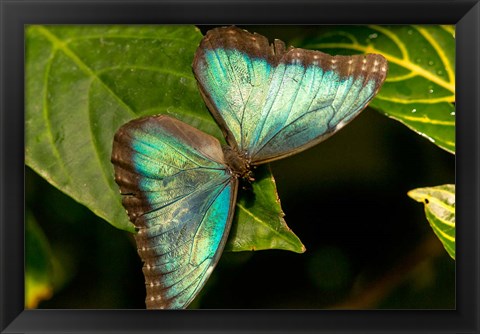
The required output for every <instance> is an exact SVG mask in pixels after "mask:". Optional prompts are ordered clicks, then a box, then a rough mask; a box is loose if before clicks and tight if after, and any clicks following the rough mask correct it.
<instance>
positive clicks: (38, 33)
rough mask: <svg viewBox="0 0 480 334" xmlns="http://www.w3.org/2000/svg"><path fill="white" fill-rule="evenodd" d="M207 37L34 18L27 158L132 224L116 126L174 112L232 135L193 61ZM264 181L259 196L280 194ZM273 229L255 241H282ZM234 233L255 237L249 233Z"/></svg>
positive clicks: (178, 29) (107, 213)
mask: <svg viewBox="0 0 480 334" xmlns="http://www.w3.org/2000/svg"><path fill="white" fill-rule="evenodd" d="M201 38H202V35H201V33H200V32H199V30H198V29H196V28H195V27H194V26H158V25H156V26H39V25H33V26H29V27H27V29H26V149H25V151H26V152H25V154H26V163H27V165H28V166H30V167H31V168H32V169H33V170H35V171H36V172H37V173H38V174H39V175H41V176H42V177H43V178H45V179H46V180H47V181H48V182H50V183H51V184H52V185H53V186H55V187H56V188H58V189H60V190H61V191H63V192H64V193H66V194H67V195H69V196H71V197H72V198H73V199H75V200H76V201H78V202H80V203H82V204H84V205H85V206H87V207H88V208H89V209H90V210H92V211H93V212H94V213H95V214H97V215H98V216H100V217H101V218H103V219H105V220H106V221H108V222H109V223H110V224H112V225H113V226H115V227H117V228H120V229H123V230H127V231H130V232H134V227H133V224H131V223H130V222H129V220H128V217H127V215H126V214H125V209H124V208H123V206H122V205H121V197H120V195H119V191H118V187H117V185H116V183H115V182H114V177H113V175H114V172H113V167H112V164H111V163H110V156H111V149H112V141H113V136H114V133H115V132H116V130H117V129H118V128H119V127H120V126H121V125H123V124H125V123H126V122H128V121H130V120H132V119H134V118H137V117H140V116H146V115H154V114H159V113H166V114H170V115H172V116H174V117H176V118H178V119H180V120H182V121H184V122H187V123H189V124H191V125H193V126H194V127H196V128H198V129H200V130H202V131H204V132H206V133H209V134H211V135H213V136H215V137H216V138H218V139H220V140H221V141H222V142H224V139H223V136H222V134H221V130H220V128H219V127H218V125H217V124H216V123H215V122H214V120H213V118H212V116H211V115H210V113H209V111H208V110H207V108H206V107H205V104H204V102H203V100H202V98H201V96H200V94H199V92H198V88H197V84H196V81H195V78H194V77H193V73H192V69H191V64H192V59H193V55H194V52H195V50H196V48H197V46H198V44H199V42H200V40H201ZM257 188H258V187H257ZM257 188H256V194H257V195H258V197H259V198H264V197H265V198H271V201H274V200H275V199H276V198H277V194H276V190H275V188H274V187H273V188H272V187H270V188H268V187H267V188H265V189H263V188H262V189H260V188H258V189H257ZM241 201H242V199H241V198H240V199H239V202H241ZM259 205H260V206H261V207H262V205H264V204H263V203H262V202H260V204H259ZM255 206H256V204H254V205H253V207H252V208H251V210H252V212H255V215H256V217H257V218H259V221H260V222H268V223H269V224H270V225H272V226H273V227H272V229H274V228H275V226H276V224H278V223H279V222H283V220H282V219H281V217H277V218H276V219H274V220H272V221H271V220H270V219H271V218H272V217H273V216H275V215H277V216H278V208H276V207H272V209H271V210H270V209H268V208H265V207H264V206H263V207H262V210H260V209H258V210H256V209H255ZM280 211H281V209H280ZM262 214H264V215H266V216H265V217H262V216H261V215H262ZM237 219H238V220H240V221H238V224H243V221H242V220H243V219H244V218H243V216H239V217H238V218H236V220H235V221H234V223H233V225H234V226H235V225H236V224H237ZM257 223H258V224H261V223H259V222H257V221H255V222H254V224H257ZM262 227H263V225H262ZM270 237H271V238H272V240H264V241H262V242H263V243H262V245H261V246H258V247H257V245H255V247H254V248H257V249H258V248H263V247H264V245H265V244H267V243H268V242H270V244H271V245H282V243H283V242H284V240H283V239H282V237H283V236H280V239H281V240H279V241H275V240H273V239H275V238H278V237H279V236H277V235H275V234H274V233H272V234H270ZM235 238H236V239H238V240H236V243H237V244H240V245H243V244H248V242H243V241H242V238H243V236H242V234H241V233H237V234H235ZM246 238H248V240H249V241H250V240H251V236H250V235H247V236H246ZM272 247H273V246H272ZM232 249H233V250H237V249H236V248H235V247H233V248H232Z"/></svg>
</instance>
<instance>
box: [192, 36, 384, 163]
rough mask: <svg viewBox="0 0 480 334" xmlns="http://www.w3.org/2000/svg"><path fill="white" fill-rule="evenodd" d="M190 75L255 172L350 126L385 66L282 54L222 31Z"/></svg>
mask: <svg viewBox="0 0 480 334" xmlns="http://www.w3.org/2000/svg"><path fill="white" fill-rule="evenodd" d="M193 71H194V73H195V77H196V78H197V81H198V83H199V86H200V91H201V92H202V95H203V97H204V99H205V101H206V103H207V105H208V107H209V109H210V111H211V112H212V114H213V115H214V117H215V118H216V120H217V122H219V124H221V125H222V127H223V128H224V132H225V135H226V137H227V140H228V142H229V143H230V144H231V145H232V146H233V147H236V148H237V149H238V151H240V152H246V154H247V156H248V157H249V158H250V160H251V161H252V163H256V164H259V163H263V162H267V161H271V160H276V159H279V158H282V157H285V156H288V155H291V154H294V153H296V152H299V151H302V150H304V149H306V148H308V147H310V146H312V145H315V144H317V143H318V142H320V141H322V140H324V139H326V138H328V137H329V136H331V135H332V134H333V133H335V132H336V131H337V130H339V129H340V128H341V127H343V126H344V125H345V124H346V123H348V122H349V121H350V120H352V119H353V118H354V117H355V116H356V115H358V114H359V112H360V111H361V110H363V109H364V108H365V107H366V106H367V104H368V102H369V101H370V100H371V99H372V98H373V97H374V96H375V94H376V93H377V91H378V90H379V89H380V86H381V85H382V83H383V81H384V79H385V76H386V73H387V61H386V60H385V58H384V57H383V56H381V55H376V54H369V55H357V56H330V55H327V54H325V53H322V52H319V51H311V50H304V49H298V48H292V47H290V48H288V49H286V48H285V45H284V43H283V42H282V41H279V40H276V41H275V42H274V44H272V45H270V44H269V42H268V40H267V39H266V38H265V37H263V36H261V35H259V34H250V33H248V32H247V31H244V30H241V29H238V28H236V27H228V28H216V29H213V30H210V31H209V32H207V34H206V36H205V37H204V38H203V40H202V42H201V44H200V46H199V48H198V49H197V52H196V54H195V58H194V62H193Z"/></svg>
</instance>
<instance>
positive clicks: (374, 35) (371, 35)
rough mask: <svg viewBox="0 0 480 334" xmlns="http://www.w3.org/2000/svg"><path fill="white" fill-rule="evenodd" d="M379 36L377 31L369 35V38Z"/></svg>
mask: <svg viewBox="0 0 480 334" xmlns="http://www.w3.org/2000/svg"><path fill="white" fill-rule="evenodd" d="M377 37H378V34H376V33H373V34H370V35H368V38H370V39H374V38H377Z"/></svg>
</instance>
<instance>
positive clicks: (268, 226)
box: [237, 203, 297, 248]
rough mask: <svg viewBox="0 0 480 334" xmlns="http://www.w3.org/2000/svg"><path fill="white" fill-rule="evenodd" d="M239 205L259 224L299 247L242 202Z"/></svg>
mask: <svg viewBox="0 0 480 334" xmlns="http://www.w3.org/2000/svg"><path fill="white" fill-rule="evenodd" d="M237 207H238V208H240V209H241V210H243V211H244V212H245V213H246V214H247V215H249V216H250V217H252V218H253V219H254V220H255V221H256V222H258V223H259V224H261V225H263V226H265V227H267V228H268V229H269V230H270V231H271V232H273V233H274V234H276V235H277V236H279V237H280V238H281V239H283V240H285V241H286V242H288V243H289V244H290V245H293V246H294V247H295V248H297V245H296V244H294V243H293V242H292V241H291V240H290V239H287V238H285V236H284V235H283V234H281V233H280V232H278V231H277V230H274V229H272V228H271V226H270V225H269V224H268V223H266V222H265V221H263V220H261V219H259V218H258V217H257V216H256V215H254V214H253V213H252V212H251V211H249V210H247V209H246V208H245V207H244V206H242V205H241V204H240V203H237Z"/></svg>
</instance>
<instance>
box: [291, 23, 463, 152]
mask: <svg viewBox="0 0 480 334" xmlns="http://www.w3.org/2000/svg"><path fill="white" fill-rule="evenodd" d="M454 33H455V31H454V28H453V26H432V25H424V26H406V25H403V26H342V27H335V28H332V29H327V30H326V31H325V32H324V33H321V34H319V35H318V36H314V37H309V38H306V39H303V40H297V41H294V43H295V46H299V47H305V48H309V49H319V50H322V51H324V52H327V53H331V54H357V53H380V54H382V55H383V56H384V57H385V58H386V59H387V60H388V64H389V71H388V76H387V78H386V80H385V83H384V85H383V87H382V89H381V90H380V92H379V93H378V95H377V97H376V98H375V99H374V100H373V101H372V102H371V104H370V106H372V107H374V108H376V109H378V110H380V111H381V112H383V113H384V114H385V115H387V116H390V117H392V118H394V119H396V120H398V121H400V122H402V123H403V124H405V125H406V126H408V127H409V128H411V129H412V130H414V131H416V132H417V133H418V134H420V135H422V136H424V137H426V138H428V139H429V140H431V141H432V142H434V143H435V144H436V145H438V146H439V147H441V148H443V149H445V150H447V151H448V152H451V153H454V152H455V106H454V102H455V38H454Z"/></svg>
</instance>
